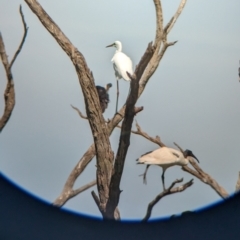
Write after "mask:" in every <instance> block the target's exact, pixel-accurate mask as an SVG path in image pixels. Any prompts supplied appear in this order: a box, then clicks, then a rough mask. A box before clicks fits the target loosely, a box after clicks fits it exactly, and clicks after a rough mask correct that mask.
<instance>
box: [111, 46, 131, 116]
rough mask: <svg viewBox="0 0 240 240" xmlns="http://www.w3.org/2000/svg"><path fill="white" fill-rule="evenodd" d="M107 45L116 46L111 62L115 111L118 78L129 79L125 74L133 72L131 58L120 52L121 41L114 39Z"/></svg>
mask: <svg viewBox="0 0 240 240" xmlns="http://www.w3.org/2000/svg"><path fill="white" fill-rule="evenodd" d="M107 47H115V48H116V52H115V54H114V56H113V58H112V60H111V62H112V63H113V68H114V71H115V77H116V79H117V104H116V112H117V105H118V96H119V85H118V80H119V79H121V78H123V79H124V80H125V81H130V80H131V79H130V78H129V76H128V75H127V72H128V73H129V74H130V75H132V74H133V67H132V60H131V59H130V58H129V57H128V56H127V55H126V54H125V53H123V52H122V43H121V42H120V41H115V42H114V43H113V44H111V45H108V46H107Z"/></svg>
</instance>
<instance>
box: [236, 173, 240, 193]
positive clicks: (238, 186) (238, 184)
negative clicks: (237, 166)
mask: <svg viewBox="0 0 240 240" xmlns="http://www.w3.org/2000/svg"><path fill="white" fill-rule="evenodd" d="M239 190H240V172H239V173H238V180H237V184H236V192H238V191H239Z"/></svg>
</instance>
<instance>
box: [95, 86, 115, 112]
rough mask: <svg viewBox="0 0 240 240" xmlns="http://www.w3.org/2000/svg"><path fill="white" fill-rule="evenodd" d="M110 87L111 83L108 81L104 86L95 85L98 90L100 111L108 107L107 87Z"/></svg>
mask: <svg viewBox="0 0 240 240" xmlns="http://www.w3.org/2000/svg"><path fill="white" fill-rule="evenodd" d="M110 87H112V84H111V83H108V84H107V85H106V86H105V88H104V87H101V86H96V88H97V92H98V97H99V102H100V106H101V109H102V113H104V112H105V110H106V109H107V107H108V103H109V94H108V90H109V88H110Z"/></svg>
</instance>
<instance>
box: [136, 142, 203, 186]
mask: <svg viewBox="0 0 240 240" xmlns="http://www.w3.org/2000/svg"><path fill="white" fill-rule="evenodd" d="M188 156H191V157H194V158H195V159H196V160H197V161H198V159H197V158H196V157H195V156H194V154H193V153H192V151H190V150H188V149H187V150H185V151H184V152H183V153H182V152H180V151H178V150H176V149H173V148H168V147H162V148H159V149H157V150H155V151H151V152H147V153H145V154H143V155H142V156H141V157H140V158H138V159H137V161H138V162H137V163H138V164H147V165H148V167H149V166H150V165H158V166H160V167H162V170H163V171H162V184H163V189H164V190H165V184H164V173H165V171H166V169H167V168H169V167H171V166H175V165H179V166H185V165H187V164H188V162H189V160H188V158H187V157H188ZM198 162H199V161H198ZM148 167H147V168H148ZM146 171H147V169H146ZM146 171H145V173H144V175H145V174H146Z"/></svg>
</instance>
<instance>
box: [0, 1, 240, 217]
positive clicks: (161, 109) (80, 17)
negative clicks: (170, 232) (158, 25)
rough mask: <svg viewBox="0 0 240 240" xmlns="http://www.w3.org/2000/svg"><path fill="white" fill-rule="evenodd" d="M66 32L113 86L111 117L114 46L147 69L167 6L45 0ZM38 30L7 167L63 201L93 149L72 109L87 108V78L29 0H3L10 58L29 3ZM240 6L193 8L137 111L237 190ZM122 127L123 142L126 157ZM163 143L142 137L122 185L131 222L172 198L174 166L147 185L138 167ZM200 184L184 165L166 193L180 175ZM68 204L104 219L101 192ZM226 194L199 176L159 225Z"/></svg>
mask: <svg viewBox="0 0 240 240" xmlns="http://www.w3.org/2000/svg"><path fill="white" fill-rule="evenodd" d="M39 2H40V4H42V6H43V7H44V9H45V10H46V11H47V12H48V13H49V14H50V16H51V18H52V19H53V20H54V21H55V22H56V23H57V24H58V26H59V27H60V28H61V29H62V31H63V32H64V33H65V34H66V35H67V37H68V38H69V39H70V40H71V41H72V43H73V44H74V45H75V46H76V47H77V48H78V49H79V51H81V52H82V53H83V54H84V56H85V59H86V61H87V63H88V66H89V68H90V69H91V70H92V71H93V74H94V77H95V81H96V84H98V85H102V86H104V85H105V84H106V83H109V82H111V83H113V88H112V89H111V90H110V100H111V102H110V104H109V107H108V109H107V110H106V112H105V113H104V117H105V118H106V119H107V118H111V117H112V116H113V115H114V111H115V102H116V101H115V100H116V81H115V77H114V70H113V67H112V63H111V62H110V61H111V58H112V56H113V54H114V49H111V48H107V49H106V48H105V46H107V45H109V44H111V43H113V42H114V41H115V40H119V41H121V42H122V44H123V52H124V53H126V54H127V55H128V56H129V57H131V59H132V60H133V63H134V65H136V64H137V63H138V62H139V60H140V58H141V56H142V54H143V53H144V51H145V49H146V47H147V44H148V43H149V42H150V41H152V40H153V39H154V36H155V10H154V5H153V1H151V0H144V1H139V0H131V1H120V0H115V1H106V0H103V1H101V4H98V3H96V1H94V3H93V2H92V1H88V0H83V1H77V0H75V1H63V0H52V1H47V0H39ZM179 2H180V0H172V1H167V0H163V1H162V5H163V12H164V23H165V24H166V23H167V22H168V20H169V19H170V18H171V16H172V15H173V14H174V13H175V10H176V9H177V7H178V4H179ZM20 4H22V7H23V12H24V15H25V19H26V22H27V25H28V27H29V32H28V36H27V39H26V42H25V44H24V47H23V49H22V52H21V53H20V55H19V57H18V58H17V61H16V62H15V64H14V66H13V68H12V72H13V77H14V82H15V91H16V106H15V108H14V111H13V114H12V116H11V119H10V121H9V122H8V124H7V125H6V127H5V128H4V130H3V131H2V133H1V136H0V159H1V160H0V169H1V171H2V172H3V174H4V175H6V176H7V177H9V178H10V179H11V180H13V181H14V182H15V183H17V184H18V185H20V186H21V187H23V188H24V189H26V190H27V191H30V192H31V193H33V194H34V195H35V196H37V197H40V198H41V199H44V200H46V201H47V202H49V203H51V202H53V201H54V200H55V199H56V198H57V197H58V195H59V194H60V193H61V191H62V188H63V185H64V183H65V181H66V179H67V177H68V175H69V174H70V172H71V171H72V169H73V167H74V166H75V165H76V163H77V162H78V161H79V159H80V158H81V157H82V155H83V154H84V152H85V151H86V150H87V149H88V147H89V146H90V145H91V144H92V136H91V131H90V128H89V125H88V122H87V121H86V120H83V119H80V118H79V116H78V115H77V113H76V112H75V111H74V110H72V108H71V107H70V104H72V105H74V106H76V107H78V108H79V109H80V110H81V111H82V112H85V106H84V103H83V97H82V91H81V88H80V86H79V82H78V78H77V74H76V72H75V69H74V67H73V65H72V63H71V61H70V60H69V58H68V56H67V55H66V54H65V53H64V52H63V51H62V49H61V48H60V47H59V46H58V44H57V43H56V41H55V40H54V39H53V37H52V36H51V35H50V34H49V33H48V32H47V30H46V29H45V28H44V27H43V26H42V24H41V23H40V21H39V20H38V18H37V17H36V16H35V15H34V14H33V13H32V11H31V10H30V9H29V7H28V6H27V5H26V4H25V2H24V1H20V0H15V1H9V0H0V31H1V33H2V36H3V39H4V42H5V47H6V50H7V54H8V56H9V59H11V58H12V56H13V54H14V52H15V51H16V49H17V47H18V44H19V43H20V40H21V37H22V34H23V27H22V23H21V18H20V14H19V12H18V8H19V5H20ZM239 9H240V2H239V0H231V1H226V0H225V1H223V0H211V1H200V0H194V1H188V2H187V4H186V7H185V8H184V11H183V13H182V14H181V16H180V17H179V19H178V21H177V23H176V24H175V26H174V28H173V29H172V31H171V33H170V34H169V37H168V40H169V41H176V40H177V41H178V43H177V44H176V45H175V46H173V47H170V48H169V49H168V50H167V52H166V53H165V55H164V58H163V60H162V62H161V63H160V66H159V68H158V69H157V71H156V72H155V74H154V75H153V76H152V78H151V80H150V82H149V83H148V85H147V87H146V89H145V91H144V93H143V95H142V96H141V98H140V99H139V100H138V102H137V106H144V111H143V112H141V113H140V114H138V115H137V117H136V120H137V121H138V123H139V124H140V126H141V127H142V129H143V130H144V131H146V132H147V133H149V134H150V135H151V136H155V135H159V136H160V137H161V139H162V141H163V142H164V143H165V144H167V145H168V146H170V147H174V145H173V142H177V143H178V144H179V145H180V146H182V147H183V148H188V149H191V150H192V151H193V152H194V154H195V155H196V156H197V157H198V159H199V160H200V166H201V167H202V168H203V170H205V171H206V172H207V173H209V174H210V175H211V176H212V177H213V178H214V179H216V180H217V181H218V183H219V184H220V185H222V186H223V187H224V188H225V189H226V190H227V192H229V193H233V191H234V189H235V185H236V181H237V177H238V172H239V171H240V162H239V153H240V149H239V143H240V130H239V123H240V107H239V104H240V83H239V81H238V67H239V59H240V30H239V22H240V15H239ZM5 86H6V76H5V71H4V68H3V66H2V64H1V65H0V95H1V100H0V114H2V112H3V109H4V100H3V93H4V90H5ZM128 86H129V83H127V82H125V81H123V80H120V102H119V107H120V106H122V105H123V104H124V102H125V99H126V96H127V93H128ZM119 133H120V130H119V129H115V130H114V133H113V134H112V136H111V138H110V139H111V144H112V148H113V150H114V152H116V151H117V147H118V138H119ZM157 147H158V146H157V145H155V144H153V143H151V142H149V141H147V140H145V139H143V138H142V137H140V136H136V135H132V136H131V146H130V148H129V151H128V154H127V158H126V164H125V168H124V174H123V177H122V181H121V189H122V190H123V192H122V193H121V199H120V204H119V208H120V212H121V216H122V218H123V219H141V218H143V217H144V215H145V212H146V208H147V205H148V203H149V202H150V201H152V200H153V198H154V197H155V196H156V195H157V194H158V193H160V192H161V191H162V184H161V174H162V169H161V168H160V167H158V166H153V167H151V168H150V169H149V172H148V183H147V185H144V184H143V183H142V178H141V177H139V176H138V175H139V174H141V173H143V171H144V169H145V166H142V165H140V166H139V165H136V161H135V160H136V158H138V157H139V156H140V155H141V154H143V153H145V152H147V151H150V150H154V149H156V148H157ZM95 161H96V160H95V158H94V160H93V161H92V162H91V164H90V165H89V166H88V167H87V169H86V170H85V172H84V173H83V174H82V175H81V176H80V177H79V179H78V180H77V182H76V184H75V187H80V186H82V185H84V184H86V183H88V182H89V181H92V180H93V179H94V178H95V171H96V168H95ZM181 177H184V180H185V181H189V180H190V179H191V178H194V177H193V176H191V175H190V174H188V173H185V172H183V171H182V170H181V168H180V167H172V168H170V169H168V170H167V171H166V174H165V183H166V186H168V185H169V184H171V182H172V181H174V180H175V179H176V178H181ZM92 190H95V191H96V187H94V188H91V189H89V190H88V191H86V192H84V193H82V194H80V195H78V196H77V197H75V198H73V199H71V200H69V201H68V202H67V204H66V205H65V206H64V207H65V208H66V209H70V210H73V211H76V212H80V213H84V214H90V215H94V216H101V214H100V212H99V210H98V208H97V206H96V204H95V202H94V200H93V198H92V196H91V191H92ZM219 200H220V197H219V196H218V195H217V194H216V193H215V191H213V190H212V189H211V188H210V187H209V186H207V185H205V184H203V183H202V182H200V181H199V180H198V179H194V185H193V186H192V187H190V188H188V189H187V190H186V191H184V192H182V193H178V194H174V195H170V196H167V197H165V198H164V199H162V200H161V201H160V202H159V203H158V204H157V205H156V206H155V207H154V209H153V213H152V217H153V218H156V217H163V216H169V215H172V214H177V213H180V212H182V211H185V210H194V209H199V208H202V207H205V206H206V205H209V204H212V203H214V202H216V201H219Z"/></svg>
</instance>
